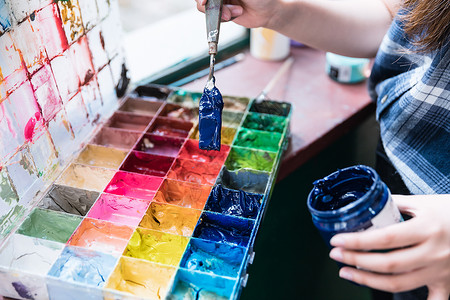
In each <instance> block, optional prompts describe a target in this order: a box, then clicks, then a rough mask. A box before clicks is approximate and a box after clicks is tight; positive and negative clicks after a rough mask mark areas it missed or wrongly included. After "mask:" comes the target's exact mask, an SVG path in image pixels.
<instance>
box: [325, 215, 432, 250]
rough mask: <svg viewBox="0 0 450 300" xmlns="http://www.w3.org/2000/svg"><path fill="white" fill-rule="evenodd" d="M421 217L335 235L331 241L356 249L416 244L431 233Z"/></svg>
mask: <svg viewBox="0 0 450 300" xmlns="http://www.w3.org/2000/svg"><path fill="white" fill-rule="evenodd" d="M423 225H424V224H423V222H422V221H421V219H419V218H412V219H410V220H408V221H405V222H400V223H397V224H394V225H391V226H388V227H384V228H380V229H374V230H369V231H363V232H355V233H342V234H338V235H335V236H334V237H333V238H332V239H331V240H330V243H331V245H332V246H334V247H345V248H347V249H354V250H381V249H395V248H400V247H407V246H411V245H415V244H417V243H420V242H422V241H423V240H425V239H426V238H427V237H428V236H429V234H428V232H427V229H426V226H423Z"/></svg>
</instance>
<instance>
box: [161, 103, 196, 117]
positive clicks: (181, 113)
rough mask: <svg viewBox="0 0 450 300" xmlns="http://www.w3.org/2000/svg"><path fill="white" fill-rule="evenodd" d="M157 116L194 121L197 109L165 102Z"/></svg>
mask: <svg viewBox="0 0 450 300" xmlns="http://www.w3.org/2000/svg"><path fill="white" fill-rule="evenodd" d="M159 116H161V117H167V118H173V119H179V120H183V121H188V122H195V121H197V120H198V110H197V109H193V108H186V107H183V106H181V105H177V104H173V103H166V104H165V105H164V107H163V108H162V110H161V112H160V113H159Z"/></svg>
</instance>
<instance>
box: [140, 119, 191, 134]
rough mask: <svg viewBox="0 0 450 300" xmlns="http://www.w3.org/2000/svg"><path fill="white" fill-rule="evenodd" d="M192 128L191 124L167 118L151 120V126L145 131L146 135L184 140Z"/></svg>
mask: <svg viewBox="0 0 450 300" xmlns="http://www.w3.org/2000/svg"><path fill="white" fill-rule="evenodd" d="M192 126H193V124H192V123H191V122H187V121H183V120H178V119H173V118H167V117H158V118H156V119H154V120H153V122H152V124H151V125H150V127H149V128H148V130H147V133H152V134H155V135H161V136H171V137H178V138H186V137H187V136H188V135H189V132H190V131H191V129H192Z"/></svg>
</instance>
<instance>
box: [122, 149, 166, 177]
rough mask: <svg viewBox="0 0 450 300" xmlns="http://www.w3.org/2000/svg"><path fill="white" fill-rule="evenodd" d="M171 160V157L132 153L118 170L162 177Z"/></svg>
mask: <svg viewBox="0 0 450 300" xmlns="http://www.w3.org/2000/svg"><path fill="white" fill-rule="evenodd" d="M173 160H174V158H173V157H167V156H159V155H152V154H147V153H144V152H137V151H132V152H131V153H130V154H129V155H128V157H127V159H126V160H125V162H124V163H123V164H122V166H121V167H120V170H123V171H127V172H133V173H139V174H144V175H153V176H158V177H164V176H165V175H166V174H167V172H168V171H169V169H170V166H171V165H172V163H173Z"/></svg>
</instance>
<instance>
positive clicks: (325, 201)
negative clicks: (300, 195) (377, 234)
mask: <svg viewBox="0 0 450 300" xmlns="http://www.w3.org/2000/svg"><path fill="white" fill-rule="evenodd" d="M389 195H390V193H389V190H388V188H387V186H386V185H385V184H384V182H382V181H381V179H380V178H379V176H378V174H377V173H376V172H375V171H374V170H373V169H372V168H370V167H366V166H361V165H360V166H353V167H349V168H345V169H342V170H339V171H337V172H334V173H332V174H331V175H329V176H327V177H325V178H323V179H320V180H317V181H315V182H314V188H313V190H312V191H311V193H310V194H309V196H308V208H309V211H310V212H311V215H312V219H313V223H314V225H315V226H316V227H317V228H318V229H319V231H320V233H321V235H322V237H323V238H324V240H325V241H326V243H327V244H328V245H329V240H330V239H331V237H332V236H333V235H335V234H337V233H340V232H354V231H361V230H364V229H367V228H369V227H371V226H372V222H371V219H372V218H373V217H374V216H376V215H377V214H378V213H379V212H380V211H381V210H382V209H383V207H384V206H385V205H386V203H387V201H388V199H389Z"/></svg>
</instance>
